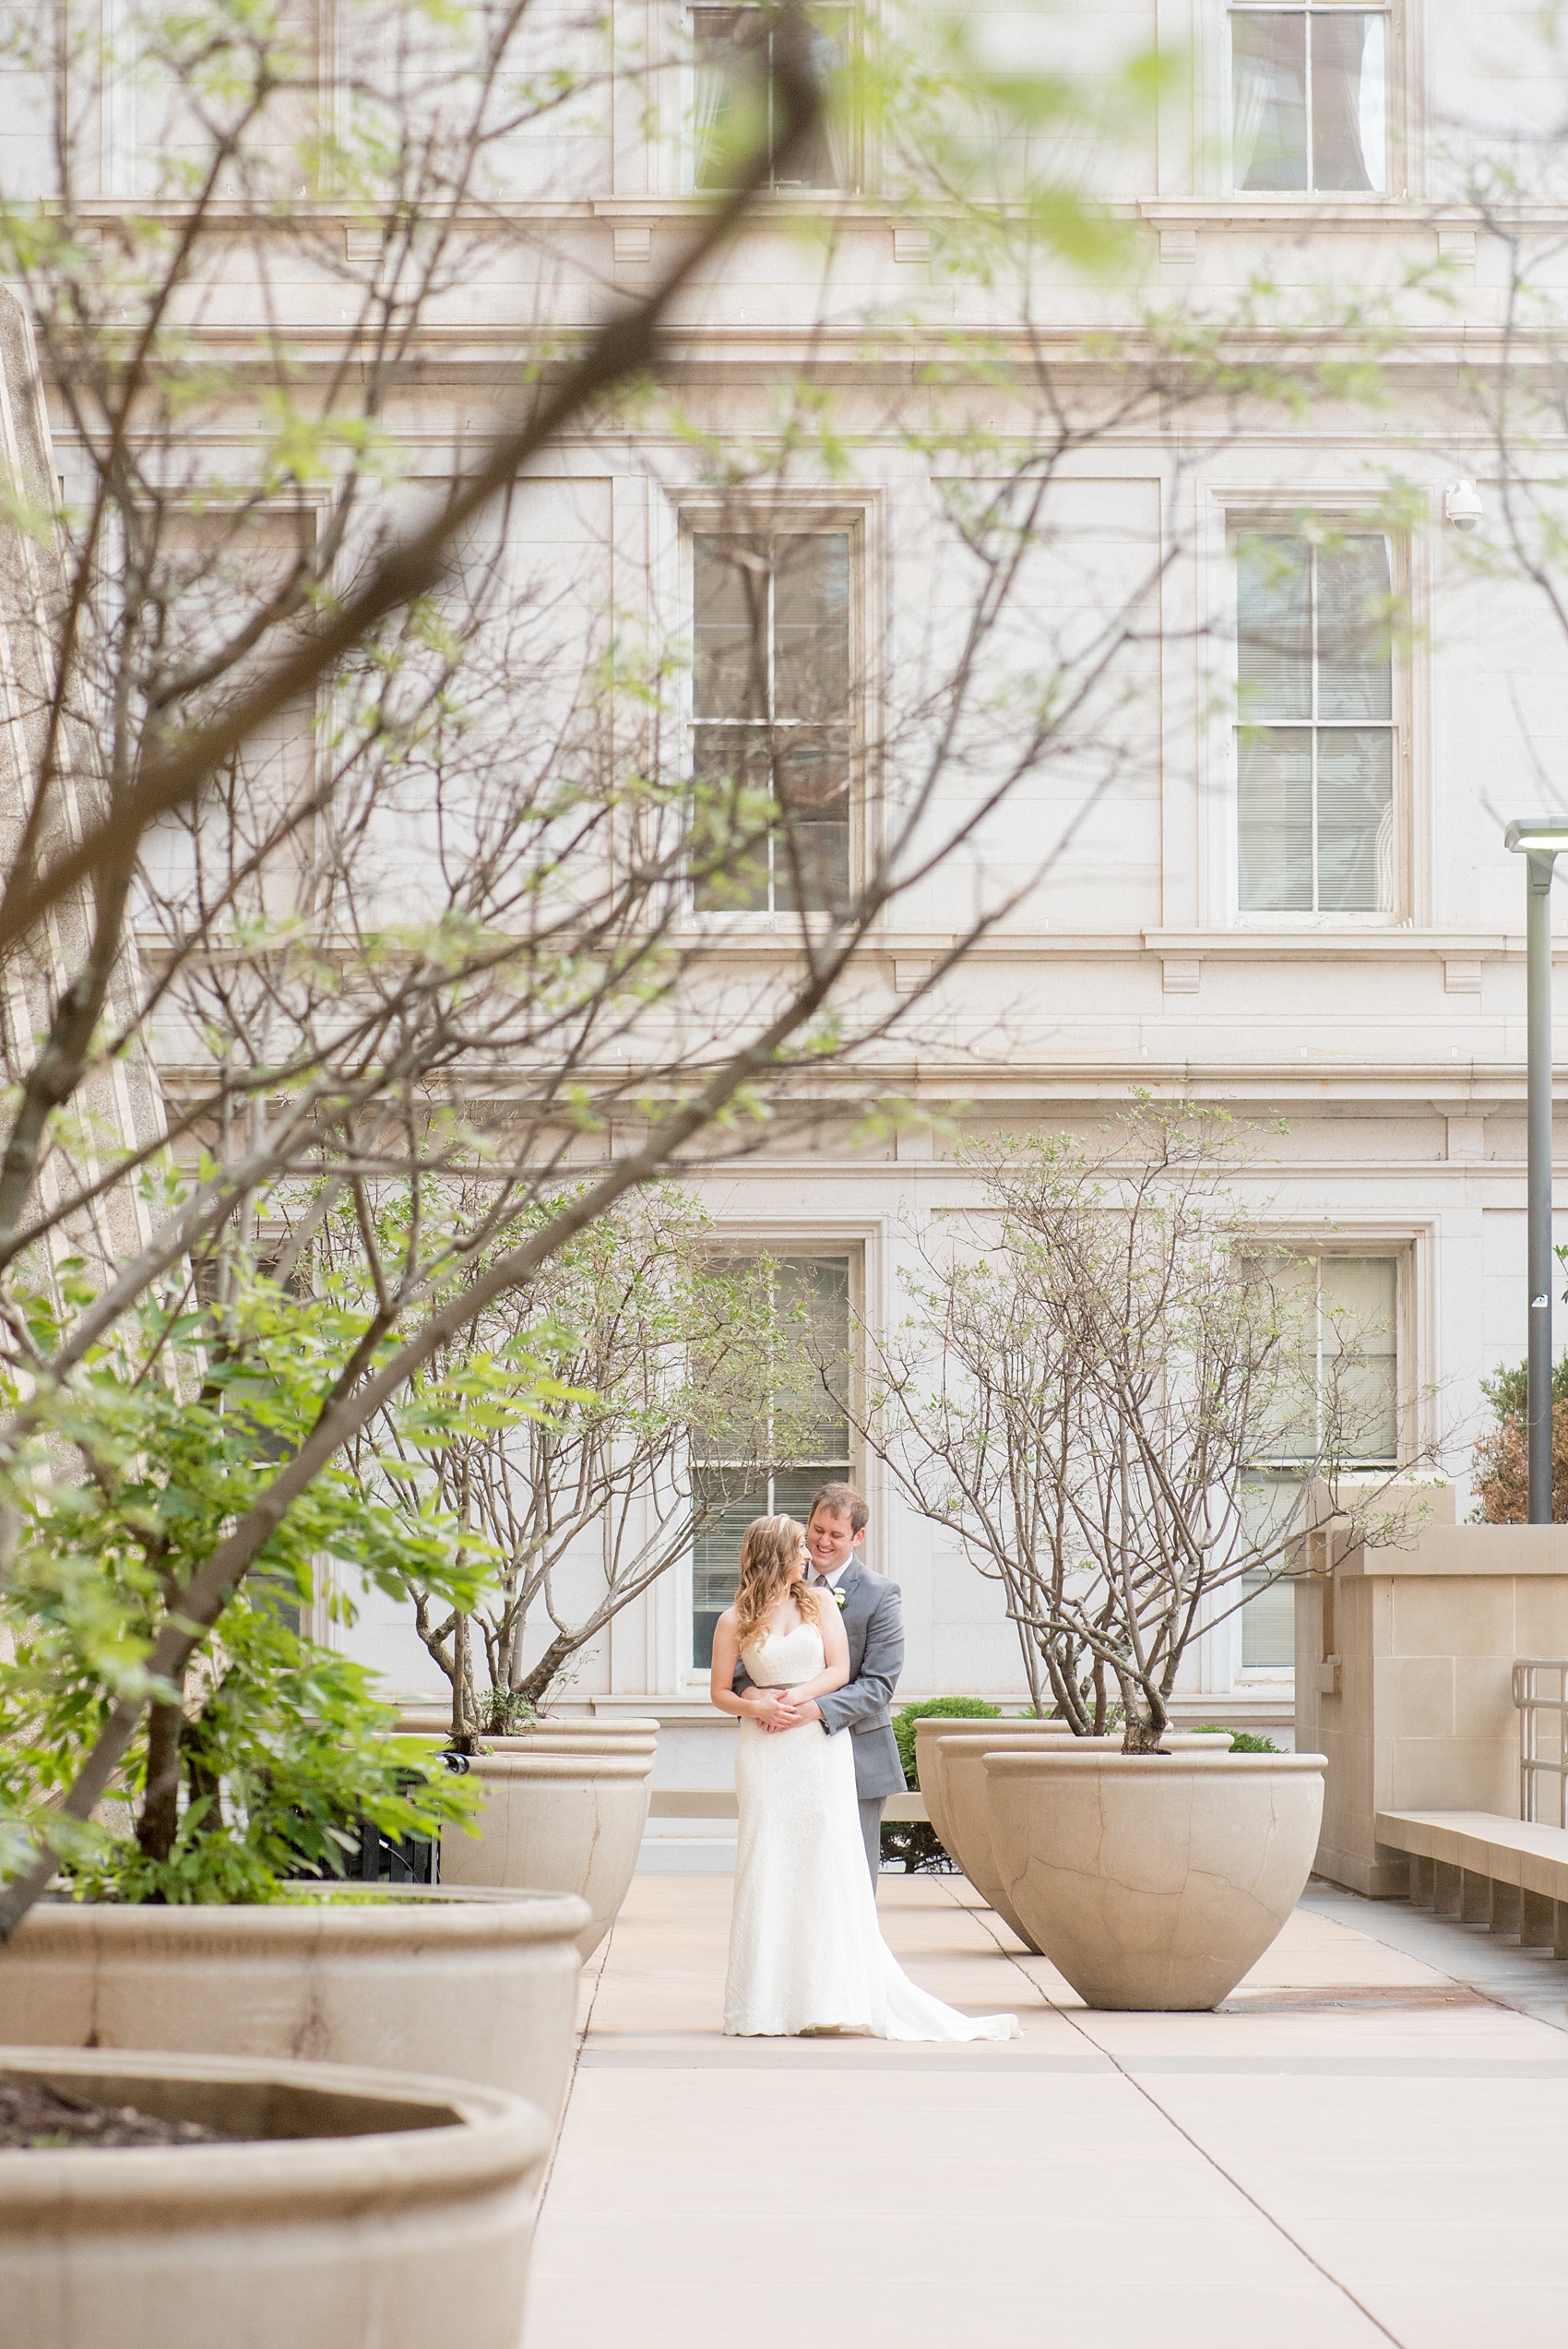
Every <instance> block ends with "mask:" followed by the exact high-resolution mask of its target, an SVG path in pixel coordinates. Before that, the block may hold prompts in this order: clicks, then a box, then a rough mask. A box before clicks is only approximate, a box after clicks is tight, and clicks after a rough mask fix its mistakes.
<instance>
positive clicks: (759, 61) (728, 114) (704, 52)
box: [692, 8, 767, 188]
mask: <svg viewBox="0 0 1568 2349" xmlns="http://www.w3.org/2000/svg"><path fill="white" fill-rule="evenodd" d="M692 47H693V53H694V61H695V72H696V120H695V125H694V138H695V167H694V176H695V185H697V187H699V188H721V187H729V186H730V185H731V184H732V183H733V180H734V177H735V168H734V167H735V163H736V161H737V159H738V158H739V157H740V156H742V155H743V154H745V153H747V152H749V151H753V150H754V148H755V146H756V143H757V141H758V139H759V138H761V137H763V136H765V133H766V105H767V82H766V56H767V49H766V30H765V28H764V24H763V16H762V11H761V9H760V8H694V9H693V10H692Z"/></svg>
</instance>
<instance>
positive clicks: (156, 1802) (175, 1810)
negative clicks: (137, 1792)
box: [137, 1704, 185, 1860]
mask: <svg viewBox="0 0 1568 2349" xmlns="http://www.w3.org/2000/svg"><path fill="white" fill-rule="evenodd" d="M184 1725H185V1710H184V1705H182V1704H166V1705H164V1704H160V1705H154V1706H153V1708H152V1710H151V1711H150V1713H149V1714H148V1723H147V1785H146V1788H145V1790H144V1792H143V1795H142V1805H141V1817H140V1818H138V1819H137V1843H138V1844H139V1845H140V1847H141V1850H142V1853H143V1854H144V1856H145V1857H146V1858H148V1859H149V1860H166V1859H167V1858H168V1857H169V1854H171V1852H172V1850H173V1848H174V1839H175V1837H176V1836H177V1835H178V1833H179V1831H180V1735H181V1732H182V1731H183V1729H184Z"/></svg>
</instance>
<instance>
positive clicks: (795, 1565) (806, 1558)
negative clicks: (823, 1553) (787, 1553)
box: [790, 1533, 811, 1582]
mask: <svg viewBox="0 0 1568 2349" xmlns="http://www.w3.org/2000/svg"><path fill="white" fill-rule="evenodd" d="M810 1563H811V1557H810V1554H809V1552H808V1551H807V1549H806V1537H805V1535H804V1534H803V1533H802V1536H801V1539H800V1544H799V1546H798V1547H797V1549H796V1551H795V1555H794V1556H793V1557H792V1558H791V1559H790V1580H791V1581H792V1582H800V1581H803V1580H804V1579H805V1571H806V1568H807V1567H808V1566H809V1565H810Z"/></svg>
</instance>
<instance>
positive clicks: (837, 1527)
mask: <svg viewBox="0 0 1568 2349" xmlns="http://www.w3.org/2000/svg"><path fill="white" fill-rule="evenodd" d="M865 1537H866V1529H865V1527H864V1526H863V1525H862V1526H861V1530H860V1532H858V1533H857V1532H855V1531H854V1530H853V1528H852V1527H851V1525H850V1523H849V1510H848V1509H847V1508H814V1509H813V1511H812V1513H811V1522H810V1524H809V1525H808V1526H807V1527H806V1547H807V1549H808V1550H810V1552H811V1554H812V1564H813V1565H814V1567H815V1568H816V1570H817V1572H818V1573H819V1574H832V1573H835V1572H836V1571H837V1568H839V1567H841V1566H842V1565H843V1563H844V1561H845V1559H846V1558H847V1557H849V1555H850V1553H851V1552H852V1551H854V1550H858V1549H859V1548H860V1546H861V1543H862V1542H863V1541H864V1540H865Z"/></svg>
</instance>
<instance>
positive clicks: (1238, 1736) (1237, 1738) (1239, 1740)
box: [1194, 1721, 1284, 1754]
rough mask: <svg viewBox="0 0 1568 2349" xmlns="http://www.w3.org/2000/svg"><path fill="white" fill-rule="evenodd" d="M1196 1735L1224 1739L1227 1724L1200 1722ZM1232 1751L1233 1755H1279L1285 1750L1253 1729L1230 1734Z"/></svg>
mask: <svg viewBox="0 0 1568 2349" xmlns="http://www.w3.org/2000/svg"><path fill="white" fill-rule="evenodd" d="M1194 1734H1195V1735H1199V1736H1221V1737H1222V1736H1223V1735H1225V1724H1224V1723H1223V1722H1219V1721H1200V1722H1199V1723H1198V1726H1197V1730H1196V1732H1195V1733H1194ZM1230 1750H1231V1752H1232V1753H1233V1754H1277V1753H1282V1752H1283V1751H1284V1748H1283V1747H1280V1746H1277V1745H1276V1744H1275V1742H1274V1740H1273V1738H1272V1737H1259V1736H1258V1735H1256V1734H1255V1733H1254V1732H1253V1730H1251V1729H1233V1730H1232V1731H1231V1732H1230Z"/></svg>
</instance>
